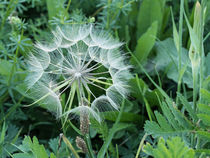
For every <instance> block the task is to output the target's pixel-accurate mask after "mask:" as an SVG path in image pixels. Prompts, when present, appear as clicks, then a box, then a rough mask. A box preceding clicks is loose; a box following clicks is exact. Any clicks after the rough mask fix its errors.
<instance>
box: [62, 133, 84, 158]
mask: <svg viewBox="0 0 210 158" xmlns="http://www.w3.org/2000/svg"><path fill="white" fill-rule="evenodd" d="M62 138H63V141H64V142H65V144H66V145H67V146H68V147H69V149H70V150H71V151H72V153H73V155H74V156H75V157H76V158H80V157H79V155H78V154H77V152H76V150H75V149H74V147H73V145H72V144H71V143H70V141H69V140H68V139H67V138H66V137H65V136H64V135H62Z"/></svg>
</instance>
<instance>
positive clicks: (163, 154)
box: [143, 137, 195, 158]
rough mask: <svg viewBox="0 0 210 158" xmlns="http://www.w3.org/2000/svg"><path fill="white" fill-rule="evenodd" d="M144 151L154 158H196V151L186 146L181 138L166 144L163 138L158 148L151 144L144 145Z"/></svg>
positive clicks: (172, 139)
mask: <svg viewBox="0 0 210 158" xmlns="http://www.w3.org/2000/svg"><path fill="white" fill-rule="evenodd" d="M143 151H144V152H145V153H147V154H148V155H150V156H152V157H154V158H194V157H195V151H194V150H193V149H191V148H189V147H187V146H186V145H185V143H184V142H183V141H182V140H181V138H180V137H173V138H171V139H168V140H167V141H166V142H165V140H164V139H163V138H162V137H161V138H160V139H159V141H158V144H157V147H156V148H153V147H152V146H151V145H150V144H149V143H147V144H146V145H144V147H143Z"/></svg>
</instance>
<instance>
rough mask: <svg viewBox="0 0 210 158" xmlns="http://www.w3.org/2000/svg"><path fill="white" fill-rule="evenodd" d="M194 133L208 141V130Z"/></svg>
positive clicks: (209, 134)
mask: <svg viewBox="0 0 210 158" xmlns="http://www.w3.org/2000/svg"><path fill="white" fill-rule="evenodd" d="M196 133H197V134H198V135H199V136H200V137H202V138H203V139H206V140H208V141H210V132H207V131H196Z"/></svg>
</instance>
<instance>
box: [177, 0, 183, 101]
mask: <svg viewBox="0 0 210 158" xmlns="http://www.w3.org/2000/svg"><path fill="white" fill-rule="evenodd" d="M183 14H184V0H181V2H180V15H179V16H180V17H179V50H178V57H179V62H178V72H179V75H181V74H180V71H181V68H182V63H181V60H182V28H183ZM181 80H182V78H181V77H179V81H178V85H177V92H178V93H180V91H181V83H182V82H181ZM176 104H177V105H178V97H177V98H176Z"/></svg>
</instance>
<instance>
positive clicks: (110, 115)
mask: <svg viewBox="0 0 210 158" xmlns="http://www.w3.org/2000/svg"><path fill="white" fill-rule="evenodd" d="M118 114H119V112H118V111H108V112H101V115H103V117H104V118H105V119H106V120H109V121H115V120H116V119H117V116H118ZM142 120H144V117H143V116H140V115H138V114H134V113H130V112H123V113H122V117H121V118H120V122H131V123H139V122H142Z"/></svg>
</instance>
